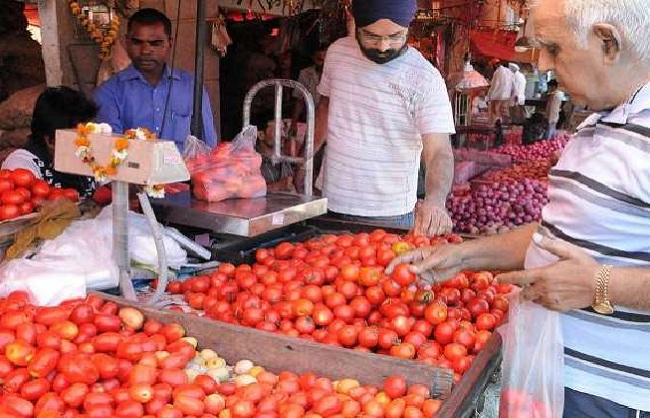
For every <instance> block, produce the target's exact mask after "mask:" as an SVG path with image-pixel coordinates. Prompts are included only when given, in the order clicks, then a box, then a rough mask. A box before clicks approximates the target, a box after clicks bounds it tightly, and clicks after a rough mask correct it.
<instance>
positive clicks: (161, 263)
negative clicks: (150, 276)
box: [138, 193, 167, 306]
mask: <svg viewBox="0 0 650 418" xmlns="http://www.w3.org/2000/svg"><path fill="white" fill-rule="evenodd" d="M138 199H139V200H140V207H141V208H142V213H143V214H144V216H145V218H146V219H147V222H148V223H149V228H150V229H151V234H152V236H153V242H154V244H155V245H156V253H157V254H158V286H157V287H156V290H155V292H154V293H153V295H151V298H150V299H149V300H148V301H147V305H149V306H154V305H155V304H156V303H157V302H158V301H159V300H160V298H161V297H162V295H163V294H164V293H165V289H167V252H166V251H165V242H164V241H163V233H162V231H161V227H160V225H159V224H158V221H157V220H156V214H155V213H154V212H153V209H152V208H151V203H150V202H149V196H147V194H146V193H138Z"/></svg>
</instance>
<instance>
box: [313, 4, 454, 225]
mask: <svg viewBox="0 0 650 418" xmlns="http://www.w3.org/2000/svg"><path fill="white" fill-rule="evenodd" d="M415 11H416V1H415V0H366V1H355V2H353V3H352V13H353V15H354V19H355V23H356V25H355V27H356V29H355V36H349V37H346V38H342V39H339V40H338V41H336V42H335V43H334V44H332V46H330V48H329V49H328V50H327V55H326V57H325V65H324V68H323V75H322V78H321V82H320V84H319V86H318V91H319V92H320V94H321V98H320V102H319V104H318V108H317V110H316V138H315V149H316V150H318V149H320V147H321V146H322V145H323V144H324V143H325V141H326V140H327V150H326V154H325V158H324V164H323V167H324V185H323V186H324V187H323V195H324V196H326V197H327V199H328V209H329V210H330V211H331V212H332V214H333V216H337V217H340V218H343V219H348V220H356V221H361V222H370V223H374V224H376V225H382V226H387V227H402V228H407V227H409V228H411V227H414V230H415V233H418V234H426V235H430V236H431V235H439V234H445V233H448V232H450V231H451V228H452V222H451V218H450V217H449V214H448V213H447V210H446V208H445V202H446V199H447V195H448V194H449V192H450V189H451V183H452V180H453V170H454V158H453V153H452V149H451V143H450V140H449V135H450V134H452V133H454V121H453V117H452V112H451V104H450V102H449V97H448V96H447V88H446V86H445V82H444V80H443V79H442V77H441V76H440V73H439V72H438V70H436V69H435V68H434V67H433V66H432V65H431V63H429V62H428V61H427V60H426V59H425V58H424V57H423V56H422V55H421V54H420V53H419V52H418V51H416V50H415V49H413V48H410V47H409V46H408V45H407V43H406V40H407V37H408V27H409V25H410V23H411V21H412V20H413V18H414V16H415ZM421 154H423V155H424V160H425V162H426V167H427V173H426V197H425V199H424V200H423V201H422V202H421V204H420V205H419V206H418V210H415V207H416V203H417V195H416V193H417V180H418V169H419V167H420V156H421Z"/></svg>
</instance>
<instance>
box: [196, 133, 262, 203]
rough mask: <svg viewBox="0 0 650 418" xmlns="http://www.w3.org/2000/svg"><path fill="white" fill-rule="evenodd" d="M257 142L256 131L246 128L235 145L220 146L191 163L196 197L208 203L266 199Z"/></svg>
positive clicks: (232, 143)
mask: <svg viewBox="0 0 650 418" xmlns="http://www.w3.org/2000/svg"><path fill="white" fill-rule="evenodd" d="M256 141H257V128H256V127H255V126H247V127H246V128H244V129H243V130H242V131H241V132H240V133H239V135H237V137H236V138H235V139H234V140H233V141H232V142H228V143H225V142H224V143H221V144H219V146H218V147H216V148H214V149H213V150H212V151H211V152H210V154H208V155H207V156H202V157H201V158H200V160H197V159H193V160H192V161H191V162H189V163H188V164H187V166H188V169H189V170H190V174H191V177H192V185H193V193H194V196H195V197H196V198H197V199H201V200H206V201H208V202H219V201H222V200H226V199H232V198H254V197H261V196H265V195H266V191H267V188H266V181H265V180H264V177H263V176H262V172H261V169H260V167H261V165H262V156H261V155H260V154H259V153H258V152H257V151H256V150H255V143H256Z"/></svg>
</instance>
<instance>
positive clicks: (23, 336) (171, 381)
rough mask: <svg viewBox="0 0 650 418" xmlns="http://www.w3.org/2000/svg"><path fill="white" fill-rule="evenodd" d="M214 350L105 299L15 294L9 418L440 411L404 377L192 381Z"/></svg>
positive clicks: (6, 387)
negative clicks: (37, 301)
mask: <svg viewBox="0 0 650 418" xmlns="http://www.w3.org/2000/svg"><path fill="white" fill-rule="evenodd" d="M206 351H212V350H209V349H208V350H205V349H204V350H203V351H201V353H199V352H198V351H197V341H196V339H195V338H192V337H186V336H185V330H184V329H183V327H182V326H180V325H178V324H162V323H160V322H158V321H156V320H152V319H146V318H144V316H143V315H142V313H141V312H140V311H138V310H136V309H134V308H130V307H124V308H119V307H118V306H117V305H116V304H115V303H113V302H105V301H103V300H102V299H100V298H98V297H96V296H89V297H88V298H87V299H86V300H76V301H69V302H64V303H63V304H61V305H60V306H57V307H35V306H32V305H31V304H30V303H29V301H28V295H27V294H26V293H24V292H14V293H12V294H10V295H9V296H8V297H7V298H6V299H1V300H0V353H2V354H0V388H1V389H2V390H1V391H0V417H2V418H31V417H36V418H75V417H79V418H112V417H117V418H141V417H144V418H184V417H187V418H189V417H193V418H250V417H257V418H279V417H281V418H300V417H305V418H307V417H308V418H319V417H336V418H347V417H357V416H358V417H387V418H395V417H405V418H420V417H424V416H427V417H431V416H433V415H434V414H436V412H437V411H438V409H439V408H440V401H439V400H434V399H430V394H429V390H428V389H427V388H426V387H424V386H422V385H411V386H410V387H407V381H406V379H405V378H404V377H402V376H390V377H388V378H387V379H386V380H385V381H384V384H383V387H382V388H377V387H372V386H363V385H361V384H360V383H359V382H358V381H356V380H353V379H342V380H339V381H332V380H330V379H327V378H323V377H318V376H315V375H314V374H312V373H305V374H302V375H297V374H294V373H291V372H289V371H283V372H281V373H278V374H275V373H271V372H269V371H266V370H264V368H262V367H260V366H256V367H254V368H247V370H246V372H247V373H250V377H249V378H248V379H246V380H241V379H240V380H236V379H232V378H227V379H225V380H223V381H221V380H219V381H217V380H215V379H214V378H212V377H211V376H209V375H207V374H201V375H198V376H197V375H196V374H192V373H190V372H189V369H188V364H189V363H191V362H192V361H195V360H196V358H198V357H200V355H201V354H205V353H204V352H206ZM215 356H216V353H214V352H212V356H211V357H209V359H212V360H214V358H215ZM246 362H248V363H250V361H246ZM236 369H237V366H236V367H235V372H237V370H236ZM253 374H254V377H253Z"/></svg>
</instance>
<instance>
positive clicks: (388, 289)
mask: <svg viewBox="0 0 650 418" xmlns="http://www.w3.org/2000/svg"><path fill="white" fill-rule="evenodd" d="M381 289H382V290H383V291H384V293H385V294H386V296H390V297H395V296H399V294H400V293H401V292H402V286H401V285H400V284H399V283H397V282H396V281H395V280H392V279H388V280H384V281H383V282H382V285H381Z"/></svg>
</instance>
